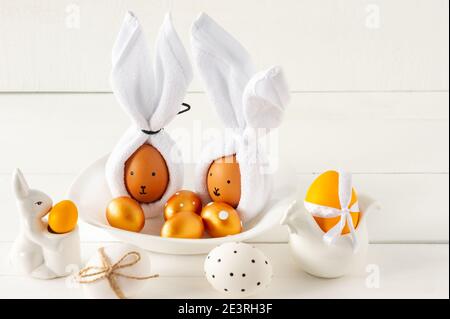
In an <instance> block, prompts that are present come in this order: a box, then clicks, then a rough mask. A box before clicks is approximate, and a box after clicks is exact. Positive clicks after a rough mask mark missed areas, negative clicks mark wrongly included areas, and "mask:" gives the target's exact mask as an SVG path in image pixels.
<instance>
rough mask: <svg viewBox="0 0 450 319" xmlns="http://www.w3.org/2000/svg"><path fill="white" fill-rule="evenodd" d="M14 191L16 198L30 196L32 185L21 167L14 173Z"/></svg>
mask: <svg viewBox="0 0 450 319" xmlns="http://www.w3.org/2000/svg"><path fill="white" fill-rule="evenodd" d="M13 192H14V195H15V196H16V198H19V199H22V198H25V197H27V196H28V194H29V192H30V187H28V184H27V181H26V180H25V177H24V176H23V174H22V172H21V171H20V169H18V168H16V169H15V170H14V173H13Z"/></svg>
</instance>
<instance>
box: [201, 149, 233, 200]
mask: <svg viewBox="0 0 450 319" xmlns="http://www.w3.org/2000/svg"><path fill="white" fill-rule="evenodd" d="M206 185H207V188H208V193H209V196H210V197H211V199H212V200H213V201H214V202H223V203H227V204H228V205H231V206H233V207H234V208H236V207H237V206H238V205H239V201H240V199H241V172H240V170H239V163H238V162H237V160H236V155H230V156H224V157H221V158H219V159H217V160H215V161H214V162H213V163H212V164H211V166H210V167H209V170H208V175H207V176H206Z"/></svg>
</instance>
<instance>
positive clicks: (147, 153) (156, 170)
mask: <svg viewBox="0 0 450 319" xmlns="http://www.w3.org/2000/svg"><path fill="white" fill-rule="evenodd" d="M168 184H169V172H168V169H167V165H166V161H165V160H164V158H163V157H162V156H161V153H159V152H158V150H157V149H156V148H154V147H153V146H151V145H149V144H144V145H142V146H141V147H140V148H138V149H137V151H136V152H134V153H133V155H131V157H130V158H129V159H128V160H127V161H126V163H125V186H126V188H127V191H128V193H129V194H130V196H131V197H133V198H134V199H135V200H137V201H138V202H140V203H151V202H154V201H156V200H158V199H160V198H161V197H162V195H163V194H164V193H165V191H166V188H167V185H168Z"/></svg>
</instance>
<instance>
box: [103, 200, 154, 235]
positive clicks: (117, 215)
mask: <svg viewBox="0 0 450 319" xmlns="http://www.w3.org/2000/svg"><path fill="white" fill-rule="evenodd" d="M106 219H107V220H108V223H109V224H110V225H111V226H112V227H116V228H120V229H124V230H128V231H134V232H140V231H141V230H142V228H144V225H145V215H144V211H143V210H142V207H141V205H139V203H138V202H137V201H135V200H134V199H132V198H130V197H126V196H123V197H117V198H114V199H113V200H112V201H110V202H109V204H108V207H107V208H106Z"/></svg>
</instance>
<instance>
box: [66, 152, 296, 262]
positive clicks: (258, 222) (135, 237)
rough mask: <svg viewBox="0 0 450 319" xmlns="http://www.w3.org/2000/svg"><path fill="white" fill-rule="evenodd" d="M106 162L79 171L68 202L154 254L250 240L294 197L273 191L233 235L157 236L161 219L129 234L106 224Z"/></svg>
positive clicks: (202, 251)
mask: <svg viewBox="0 0 450 319" xmlns="http://www.w3.org/2000/svg"><path fill="white" fill-rule="evenodd" d="M106 160H107V156H104V157H102V158H100V159H99V160H97V161H96V162H94V163H93V164H92V165H90V166H89V167H88V168H87V169H85V170H84V171H83V172H81V174H80V175H79V176H78V177H77V178H76V179H75V181H74V182H73V184H72V186H71V187H70V189H69V193H68V197H69V199H71V200H72V201H74V202H75V203H76V205H77V207H78V212H79V215H80V218H81V219H82V220H83V221H85V222H87V223H89V224H91V225H94V226H96V227H99V228H101V229H102V230H104V231H106V232H108V233H109V234H110V235H112V236H113V237H115V238H117V239H119V240H121V241H124V242H127V243H130V244H134V245H136V246H139V247H141V248H143V249H146V250H150V251H154V252H159V253H166V254H180V255H185V254H205V253H207V252H209V251H210V250H211V249H212V248H214V247H216V246H217V245H220V244H222V243H225V242H232V241H245V240H249V239H251V238H253V237H256V236H258V235H261V234H262V233H264V232H265V231H268V230H270V229H271V228H272V227H273V226H274V225H276V224H278V223H279V221H280V219H281V217H282V216H283V214H284V213H285V212H286V210H287V209H288V207H289V204H290V203H291V199H292V198H293V197H287V196H286V194H287V193H289V194H292V192H290V191H288V190H290V189H289V188H284V189H283V191H282V190H281V188H279V189H278V191H277V189H275V190H274V192H273V194H272V199H271V200H270V201H269V204H268V205H267V208H266V209H265V211H263V212H262V213H260V215H259V216H258V217H256V218H255V219H254V220H252V221H250V222H249V223H248V224H244V231H243V232H242V233H240V234H237V235H233V236H227V237H221V238H202V239H179V238H164V237H161V236H160V235H159V232H160V229H161V226H162V224H163V218H162V217H161V218H152V219H148V220H147V221H146V223H145V227H144V229H143V230H142V231H141V232H140V233H135V232H129V231H126V230H121V229H118V228H113V227H111V226H109V225H108V222H107V221H106V217H105V210H106V207H107V205H108V203H109V201H110V200H111V199H112V196H111V193H110V191H109V188H108V186H107V183H106V179H105V172H104V171H105V163H106ZM283 194H284V195H283Z"/></svg>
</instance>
